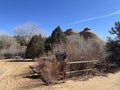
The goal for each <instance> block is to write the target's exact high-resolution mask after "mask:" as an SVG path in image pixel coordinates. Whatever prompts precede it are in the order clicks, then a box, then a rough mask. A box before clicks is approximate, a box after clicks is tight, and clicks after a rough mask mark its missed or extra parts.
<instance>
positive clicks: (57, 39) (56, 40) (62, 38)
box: [45, 26, 67, 52]
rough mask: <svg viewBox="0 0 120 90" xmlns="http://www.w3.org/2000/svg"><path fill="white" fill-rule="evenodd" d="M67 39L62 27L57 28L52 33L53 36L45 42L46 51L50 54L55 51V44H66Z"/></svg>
mask: <svg viewBox="0 0 120 90" xmlns="http://www.w3.org/2000/svg"><path fill="white" fill-rule="evenodd" d="M66 42H67V37H66V35H65V34H64V32H63V31H62V30H61V28H60V26H57V27H56V28H55V30H54V31H53V32H52V34H51V36H50V37H48V38H46V40H45V51H46V52H48V51H50V50H52V49H53V46H54V45H55V44H60V43H66Z"/></svg>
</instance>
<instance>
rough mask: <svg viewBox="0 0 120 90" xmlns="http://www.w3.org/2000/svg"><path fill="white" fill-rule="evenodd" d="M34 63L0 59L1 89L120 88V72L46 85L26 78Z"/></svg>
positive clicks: (108, 89)
mask: <svg viewBox="0 0 120 90" xmlns="http://www.w3.org/2000/svg"><path fill="white" fill-rule="evenodd" d="M33 64H34V62H9V61H7V60H0V90H120V72H118V73H116V74H109V75H108V76H107V77H103V76H99V77H94V78H92V79H89V80H87V81H78V80H76V81H74V80H68V81H66V82H65V83H62V84H57V85H51V86H44V85H43V83H42V82H41V81H40V80H38V79H34V80H33V79H29V78H24V76H25V75H27V74H26V73H28V67H29V66H30V65H33Z"/></svg>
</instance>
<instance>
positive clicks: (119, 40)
mask: <svg viewBox="0 0 120 90" xmlns="http://www.w3.org/2000/svg"><path fill="white" fill-rule="evenodd" d="M109 32H110V34H112V35H115V37H114V38H110V37H109V40H108V42H107V51H108V52H109V53H110V54H109V59H110V61H111V62H112V63H116V64H117V65H119V66H120V22H116V23H115V27H112V28H111V30H110V31H109Z"/></svg>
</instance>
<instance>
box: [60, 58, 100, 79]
mask: <svg viewBox="0 0 120 90" xmlns="http://www.w3.org/2000/svg"><path fill="white" fill-rule="evenodd" d="M97 62H98V60H89V61H74V62H61V63H62V64H65V65H64V67H62V68H63V69H64V70H63V79H66V76H67V75H69V74H76V73H81V72H85V73H86V77H87V72H88V71H93V70H95V68H91V67H89V68H85V69H82V70H74V71H67V66H68V65H72V64H75V65H76V64H80V65H82V64H87V63H91V64H92V65H95V64H96V63H97Z"/></svg>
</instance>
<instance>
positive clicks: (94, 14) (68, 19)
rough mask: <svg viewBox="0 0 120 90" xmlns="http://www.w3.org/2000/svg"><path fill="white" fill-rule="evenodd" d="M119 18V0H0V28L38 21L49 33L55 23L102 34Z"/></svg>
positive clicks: (64, 28) (65, 27)
mask: <svg viewBox="0 0 120 90" xmlns="http://www.w3.org/2000/svg"><path fill="white" fill-rule="evenodd" d="M116 21H120V0H0V32H7V33H9V34H10V35H13V34H14V28H15V27H16V26H17V25H23V24H25V23H27V22H33V23H37V24H38V25H39V26H40V28H41V29H42V30H43V31H44V32H45V33H46V34H47V35H50V34H51V32H52V31H53V30H54V28H55V27H56V26H58V25H60V26H61V28H62V30H63V31H65V30H66V29H68V28H73V29H75V30H76V31H82V30H83V29H84V28H85V27H88V28H91V29H92V30H93V31H94V32H95V33H97V34H98V35H99V36H100V37H101V38H103V39H106V37H107V36H109V33H108V30H110V28H111V27H113V26H114V23H115V22H116Z"/></svg>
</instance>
